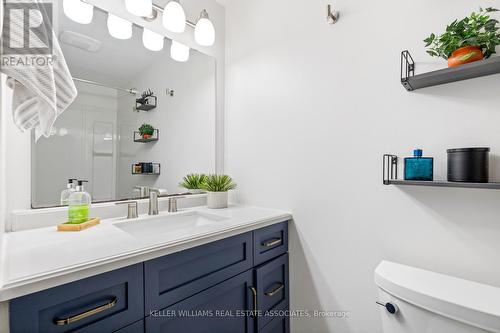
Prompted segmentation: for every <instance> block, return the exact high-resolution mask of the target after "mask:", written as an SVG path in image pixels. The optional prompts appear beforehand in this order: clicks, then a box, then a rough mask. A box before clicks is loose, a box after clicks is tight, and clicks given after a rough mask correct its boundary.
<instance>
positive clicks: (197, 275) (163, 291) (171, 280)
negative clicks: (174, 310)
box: [144, 232, 253, 315]
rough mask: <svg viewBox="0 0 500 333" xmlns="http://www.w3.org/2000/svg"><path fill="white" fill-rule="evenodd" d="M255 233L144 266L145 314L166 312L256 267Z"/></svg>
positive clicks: (221, 241)
mask: <svg viewBox="0 0 500 333" xmlns="http://www.w3.org/2000/svg"><path fill="white" fill-rule="evenodd" d="M252 263H253V250H252V233H251V232H249V233H245V234H242V235H238V236H234V237H231V238H227V239H223V240H220V241H216V242H213V243H209V244H205V245H202V246H198V247H195V248H192V249H188V250H185V251H182V252H178V253H174V254H171V255H168V256H165V257H161V258H157V259H153V260H150V261H147V262H145V264H144V270H145V277H146V280H145V307H146V308H145V312H146V315H149V314H150V311H155V310H160V309H163V308H166V307H168V306H170V305H172V304H174V303H177V302H179V301H181V300H183V299H185V298H188V297H190V296H192V295H194V294H196V293H198V292H200V291H202V290H205V289H207V288H209V287H211V286H213V285H215V284H217V283H219V282H222V281H224V280H226V279H229V278H230V277H232V276H235V275H238V274H239V273H241V272H244V271H246V270H248V269H250V268H252V266H253V264H252Z"/></svg>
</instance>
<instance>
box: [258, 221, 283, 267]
mask: <svg viewBox="0 0 500 333" xmlns="http://www.w3.org/2000/svg"><path fill="white" fill-rule="evenodd" d="M253 239H254V256H253V260H254V265H260V264H262V263H264V262H266V261H268V260H271V259H273V258H276V257H278V256H279V255H282V254H283V253H286V252H288V222H283V223H279V224H274V225H271V226H269V227H265V228H262V229H258V230H255V231H254V232H253Z"/></svg>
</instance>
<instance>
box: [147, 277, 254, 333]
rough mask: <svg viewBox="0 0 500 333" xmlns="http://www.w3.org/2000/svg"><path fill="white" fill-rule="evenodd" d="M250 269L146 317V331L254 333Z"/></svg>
mask: <svg viewBox="0 0 500 333" xmlns="http://www.w3.org/2000/svg"><path fill="white" fill-rule="evenodd" d="M252 286H253V272H252V270H248V271H246V272H244V273H241V274H240V275H237V276H235V277H233V278H230V279H229V280H226V281H224V282H222V283H219V284H218V285H216V286H214V287H211V288H209V289H207V290H205V291H203V292H201V293H198V294H196V295H194V296H192V297H190V298H187V299H185V300H183V301H181V302H179V303H177V304H175V305H173V306H170V307H168V308H166V309H163V310H161V311H157V312H156V313H152V314H151V315H150V316H149V317H147V318H146V332H148V333H170V332H186V333H187V332H189V333H215V332H217V333H253V332H254V325H255V322H254V318H253V317H251V316H250V313H249V312H250V311H251V310H252V309H253V306H254V303H253V302H254V297H253V293H252V291H251V287H252Z"/></svg>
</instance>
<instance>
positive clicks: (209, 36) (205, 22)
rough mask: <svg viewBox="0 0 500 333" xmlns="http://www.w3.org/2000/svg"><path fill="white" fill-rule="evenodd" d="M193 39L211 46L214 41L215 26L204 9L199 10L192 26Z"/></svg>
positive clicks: (203, 44) (202, 44)
mask: <svg viewBox="0 0 500 333" xmlns="http://www.w3.org/2000/svg"><path fill="white" fill-rule="evenodd" d="M194 39H195V41H196V43H198V44H200V45H201V46H212V45H214V43H215V28H214V25H213V23H212V21H210V19H209V17H208V13H207V11H206V10H205V9H203V10H202V11H201V13H200V18H199V19H198V22H197V23H196V27H195V28H194Z"/></svg>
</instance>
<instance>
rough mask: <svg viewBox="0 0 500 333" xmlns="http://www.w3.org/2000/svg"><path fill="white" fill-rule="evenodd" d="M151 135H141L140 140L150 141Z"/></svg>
mask: <svg viewBox="0 0 500 333" xmlns="http://www.w3.org/2000/svg"><path fill="white" fill-rule="evenodd" d="M151 137H152V135H151V134H143V135H142V138H143V139H151Z"/></svg>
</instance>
